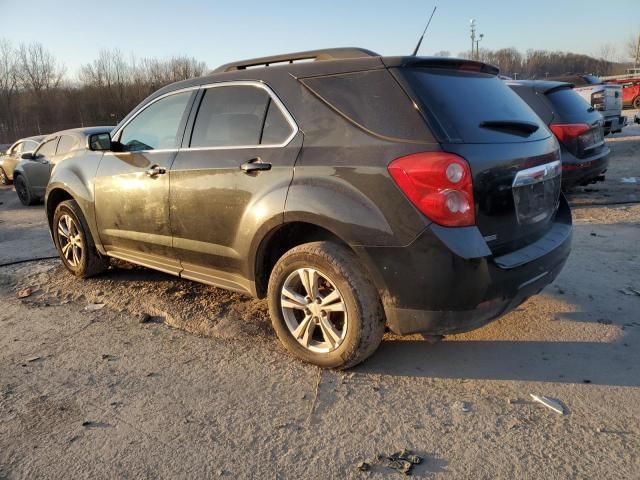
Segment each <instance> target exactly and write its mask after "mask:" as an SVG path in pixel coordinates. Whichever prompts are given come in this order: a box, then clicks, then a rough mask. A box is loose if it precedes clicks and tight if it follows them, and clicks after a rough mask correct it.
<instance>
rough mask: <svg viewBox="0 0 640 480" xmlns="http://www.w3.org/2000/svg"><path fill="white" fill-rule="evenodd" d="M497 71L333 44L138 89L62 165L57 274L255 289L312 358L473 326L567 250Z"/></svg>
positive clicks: (517, 108)
mask: <svg viewBox="0 0 640 480" xmlns="http://www.w3.org/2000/svg"><path fill="white" fill-rule="evenodd" d="M497 73H498V71H497V69H495V68H494V67H491V66H488V65H485V64H483V63H477V62H471V61H467V60H458V59H443V58H420V57H381V56H379V55H376V54H374V53H372V52H370V51H366V50H360V49H334V50H325V51H314V52H304V53H299V54H292V55H281V56H276V57H269V58H262V59H256V60H249V61H245V62H238V63H233V64H229V65H225V66H223V67H221V68H219V69H218V70H217V71H215V72H214V73H213V74H212V75H210V76H207V77H203V78H198V79H195V80H188V81H184V82H180V83H176V84H173V85H170V86H168V87H165V88H163V89H161V90H160V91H158V92H156V93H155V94H153V95H151V96H150V97H149V98H148V99H146V100H144V101H143V102H142V103H141V104H140V105H139V106H138V107H137V108H135V109H134V111H133V112H131V113H130V114H129V115H128V116H127V117H126V118H125V119H124V120H123V121H122V122H121V123H120V125H118V126H117V127H116V129H115V130H114V132H113V134H112V136H109V135H99V136H96V138H94V139H92V140H91V141H90V145H91V147H92V151H89V152H87V153H86V154H84V155H82V156H79V157H74V158H71V159H69V160H68V161H65V162H64V163H62V164H60V165H59V166H58V168H56V169H55V170H54V172H53V175H52V177H51V181H50V183H49V186H48V189H47V199H46V209H47V214H48V218H49V223H50V226H51V231H52V234H53V238H54V241H55V245H56V247H57V249H58V251H59V253H60V257H61V259H62V262H63V264H64V265H65V267H66V268H67V269H68V270H69V271H70V272H71V273H73V274H74V275H77V276H79V277H86V276H90V275H94V274H97V273H99V272H101V271H103V270H105V269H106V268H107V266H108V258H109V257H115V258H119V259H123V260H126V261H130V262H133V263H136V264H140V265H145V266H148V267H150V268H154V269H157V270H162V271H164V272H168V273H171V274H174V275H177V276H180V277H183V278H187V279H191V280H196V281H199V282H204V283H208V284H212V285H216V286H220V287H223V288H227V289H232V290H236V291H239V292H243V293H246V294H248V295H253V296H257V297H260V298H262V297H268V299H269V309H270V313H271V317H272V320H273V326H274V328H275V331H276V333H277V335H278V337H279V338H280V340H281V341H282V343H283V344H284V345H285V347H286V348H287V350H289V351H290V352H291V353H293V354H294V355H296V356H298V357H299V358H302V359H304V360H306V361H308V362H312V363H315V364H317V365H320V366H323V367H331V368H345V367H349V366H352V365H355V364H357V363H358V362H361V361H362V360H364V359H365V358H366V357H368V356H369V355H371V354H372V353H373V352H374V351H375V350H376V348H377V346H378V345H379V343H380V341H381V339H382V336H383V334H384V332H385V327H386V326H387V327H388V328H389V329H390V330H391V331H393V332H395V333H397V334H409V333H413V332H425V333H428V334H448V333H454V332H463V331H468V330H471V329H474V328H477V327H479V326H481V325H483V324H485V323H487V322H489V321H490V320H492V319H494V318H497V317H498V316H500V315H502V314H504V313H506V312H508V311H509V310H511V309H513V308H514V307H516V306H517V305H519V304H520V303H522V302H523V301H524V300H525V299H527V298H528V297H530V296H531V295H534V294H536V293H538V292H539V291H540V290H541V289H542V288H543V287H544V286H545V285H547V284H548V283H550V282H551V281H552V280H553V279H554V278H555V277H556V275H557V274H558V272H559V271H560V269H561V268H562V266H563V265H564V263H565V260H566V259H567V256H568V255H569V250H570V241H571V231H572V227H571V213H570V210H569V207H568V205H567V202H566V200H565V199H564V197H563V195H562V194H561V192H560V181H561V169H560V150H559V147H558V143H557V141H556V139H555V137H554V136H553V135H552V134H551V133H550V132H549V130H548V129H547V127H546V125H545V124H544V123H542V122H541V121H540V119H539V118H538V117H537V116H536V115H535V113H534V112H533V111H532V110H531V109H530V108H529V107H528V106H527V105H526V103H525V102H523V101H522V100H521V99H520V98H519V97H518V96H517V95H516V94H515V93H514V92H512V91H511V90H510V89H509V88H508V87H507V86H506V85H505V83H504V82H503V81H501V80H499V79H498V77H497V76H496V75H497Z"/></svg>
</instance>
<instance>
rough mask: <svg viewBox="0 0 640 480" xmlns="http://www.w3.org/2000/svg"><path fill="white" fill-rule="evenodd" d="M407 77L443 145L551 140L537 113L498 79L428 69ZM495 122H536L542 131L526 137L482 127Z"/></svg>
mask: <svg viewBox="0 0 640 480" xmlns="http://www.w3.org/2000/svg"><path fill="white" fill-rule="evenodd" d="M404 75H405V77H406V78H407V80H408V82H409V85H410V87H411V88H412V90H413V91H414V92H415V94H416V95H417V97H418V100H419V102H420V103H421V104H422V105H423V107H424V110H425V112H426V114H427V116H428V117H429V123H430V124H432V127H433V129H434V131H436V132H438V133H439V136H441V137H443V138H441V139H440V140H441V141H451V142H464V143H511V142H522V141H532V140H540V139H543V138H546V137H548V136H549V133H548V130H547V129H546V128H545V126H544V124H543V123H542V121H541V120H540V119H539V118H538V116H537V115H536V114H535V113H534V112H533V110H531V108H530V107H529V106H528V105H527V104H526V103H525V102H524V101H523V100H522V99H521V98H520V97H519V96H518V95H517V94H516V93H515V92H513V91H512V90H511V89H510V88H509V87H508V86H507V85H505V83H504V82H503V81H502V80H500V79H499V78H498V77H496V76H494V75H488V74H484V73H477V72H465V71H454V70H435V69H425V68H412V69H405V70H404ZM491 121H516V122H526V123H531V122H533V123H536V124H537V125H539V127H540V128H539V129H538V130H537V131H536V132H534V133H532V134H530V135H527V136H526V137H525V136H523V135H518V134H514V133H513V132H511V133H510V132H508V131H501V130H496V129H489V128H483V127H481V126H480V125H481V123H483V122H491Z"/></svg>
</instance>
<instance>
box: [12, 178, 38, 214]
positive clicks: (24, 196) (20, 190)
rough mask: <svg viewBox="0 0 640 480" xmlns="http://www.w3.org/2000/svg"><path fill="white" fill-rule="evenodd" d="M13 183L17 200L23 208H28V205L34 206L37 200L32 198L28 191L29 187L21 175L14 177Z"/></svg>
mask: <svg viewBox="0 0 640 480" xmlns="http://www.w3.org/2000/svg"><path fill="white" fill-rule="evenodd" d="M13 183H14V185H15V188H16V193H17V194H18V198H19V199H20V202H22V204H23V205H24V206H26V207H28V206H30V205H35V204H36V203H37V202H38V199H37V198H36V197H34V196H33V194H32V193H31V190H30V189H29V185H27V181H26V180H25V179H24V177H23V176H22V175H16V176H15V177H14V178H13Z"/></svg>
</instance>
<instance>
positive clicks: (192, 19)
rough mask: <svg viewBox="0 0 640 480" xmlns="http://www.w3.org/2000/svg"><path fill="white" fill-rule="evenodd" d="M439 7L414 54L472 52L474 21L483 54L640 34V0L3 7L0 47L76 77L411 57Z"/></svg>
mask: <svg viewBox="0 0 640 480" xmlns="http://www.w3.org/2000/svg"><path fill="white" fill-rule="evenodd" d="M436 4H437V6H438V10H437V11H436V14H435V16H434V19H433V22H432V24H431V27H430V29H429V32H428V34H427V36H426V38H425V41H424V42H423V44H422V48H421V51H420V53H421V54H423V55H431V54H433V53H435V52H437V51H441V50H447V51H450V52H451V53H452V54H453V55H457V54H458V53H460V52H464V51H466V50H469V49H470V43H471V40H470V38H469V20H470V19H471V18H475V19H476V22H477V25H478V33H483V34H484V39H483V41H482V42H481V44H480V45H481V47H484V48H489V49H492V50H496V49H499V48H504V47H516V48H517V49H519V50H521V51H522V52H524V51H526V50H527V49H529V48H536V49H549V50H565V51H572V52H576V53H584V54H595V55H597V54H598V53H599V51H600V47H601V46H602V45H603V44H607V43H609V44H612V45H614V46H616V47H617V49H618V52H619V53H622V52H623V50H624V44H625V42H626V41H627V39H628V38H630V37H631V36H632V35H633V34H634V33H636V34H637V33H639V32H640V0H615V1H609V0H535V1H520V0H449V1H446V0H437V1H434V0H420V1H418V0H395V1H393V2H390V1H376V0H368V1H366V0H322V1H315V2H303V1H289V0H283V1H279V2H274V1H254V0H239V1H229V0H226V1H216V0H209V1H206V0H179V1H176V0H172V1H169V0H152V1H149V0H147V1H136V0H126V1H125V0H110V1H109V2H95V1H91V0H65V1H59V0H58V1H53V0H50V1H45V0H0V38H6V39H8V40H10V41H11V42H13V44H14V45H17V44H19V43H23V42H24V43H28V42H32V41H39V42H41V43H42V44H44V45H45V47H46V48H47V49H49V51H51V52H52V53H53V54H54V55H55V56H56V58H58V59H59V60H60V61H61V63H63V64H64V66H65V67H66V69H67V72H68V76H69V77H71V78H73V77H74V76H75V75H76V74H77V71H78V68H79V66H80V65H82V64H85V63H89V62H91V61H92V60H93V59H94V58H95V57H96V55H97V53H98V51H99V50H100V49H116V48H117V49H120V50H121V51H122V52H123V53H125V54H126V55H130V54H133V55H135V56H136V57H138V58H142V57H160V58H168V57H171V56H174V55H187V56H193V57H195V58H197V59H198V60H202V61H204V62H206V63H207V65H208V67H209V68H215V67H216V66H218V65H220V64H223V63H226V62H229V61H233V60H239V59H245V58H253V57H259V56H265V55H273V54H278V53H286V52H295V51H302V50H310V49H318V48H329V47H340V46H359V47H364V48H368V49H370V50H373V51H375V52H378V53H380V54H383V55H405V54H410V53H411V52H412V50H413V48H414V47H415V44H416V43H417V41H418V38H419V36H420V34H421V32H422V30H423V29H424V26H425V25H426V22H427V20H428V17H429V14H430V13H431V10H432V9H433V6H434V5H436Z"/></svg>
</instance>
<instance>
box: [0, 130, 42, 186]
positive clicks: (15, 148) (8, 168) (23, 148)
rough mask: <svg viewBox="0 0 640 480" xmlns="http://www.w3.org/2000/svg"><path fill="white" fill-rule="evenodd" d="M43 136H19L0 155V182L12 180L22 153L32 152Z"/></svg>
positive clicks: (9, 182) (8, 182) (10, 181)
mask: <svg viewBox="0 0 640 480" xmlns="http://www.w3.org/2000/svg"><path fill="white" fill-rule="evenodd" d="M43 138H44V136H37V137H27V138H21V139H20V140H18V141H17V142H15V143H14V144H13V145H11V146H10V147H9V148H8V149H7V151H6V152H5V153H4V154H3V155H2V156H1V157H0V183H2V185H9V184H11V183H12V182H13V171H14V169H15V168H16V165H17V164H18V162H19V161H20V157H21V156H22V154H23V153H30V152H33V151H34V150H35V149H36V148H38V145H39V144H40V142H41V141H42V139H43Z"/></svg>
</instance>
